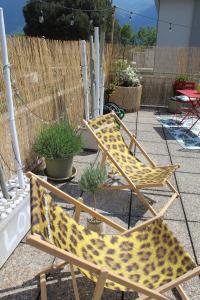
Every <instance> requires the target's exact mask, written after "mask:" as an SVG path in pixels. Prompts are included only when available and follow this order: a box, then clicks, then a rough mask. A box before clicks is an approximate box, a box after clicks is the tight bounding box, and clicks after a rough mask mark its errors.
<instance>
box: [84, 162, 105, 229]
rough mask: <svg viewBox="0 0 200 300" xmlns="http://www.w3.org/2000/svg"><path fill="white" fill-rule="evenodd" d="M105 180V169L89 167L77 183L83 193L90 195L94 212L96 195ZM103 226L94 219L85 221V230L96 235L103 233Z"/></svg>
mask: <svg viewBox="0 0 200 300" xmlns="http://www.w3.org/2000/svg"><path fill="white" fill-rule="evenodd" d="M106 180H107V172H106V168H105V167H101V166H99V165H98V166H97V167H92V166H89V167H88V168H86V169H85V171H84V172H83V174H82V176H81V179H80V181H79V184H80V187H81V189H82V190H83V191H84V192H88V193H90V194H91V195H92V200H93V207H94V210H96V202H97V201H96V193H97V192H98V191H100V190H101V188H102V185H103V184H104V183H105V181H106ZM103 225H104V224H103V223H102V222H101V221H99V220H97V219H96V218H94V217H93V218H88V219H87V228H88V229H90V230H93V231H96V232H98V233H103V231H104V226H103Z"/></svg>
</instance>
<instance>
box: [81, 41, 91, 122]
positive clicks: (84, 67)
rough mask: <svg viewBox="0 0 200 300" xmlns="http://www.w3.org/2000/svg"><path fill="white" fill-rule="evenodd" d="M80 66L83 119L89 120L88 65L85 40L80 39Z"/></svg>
mask: <svg viewBox="0 0 200 300" xmlns="http://www.w3.org/2000/svg"><path fill="white" fill-rule="evenodd" d="M81 66H82V74H83V84H84V105H85V119H86V121H88V120H89V118H90V114H89V100H88V97H89V92H88V74H87V72H88V66H87V49H86V41H81Z"/></svg>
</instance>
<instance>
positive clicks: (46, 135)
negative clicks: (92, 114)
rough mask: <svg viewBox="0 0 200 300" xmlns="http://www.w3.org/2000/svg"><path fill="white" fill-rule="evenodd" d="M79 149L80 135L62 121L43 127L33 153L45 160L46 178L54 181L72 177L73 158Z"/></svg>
mask: <svg viewBox="0 0 200 300" xmlns="http://www.w3.org/2000/svg"><path fill="white" fill-rule="evenodd" d="M81 148H82V146H81V137H80V134H78V133H77V132H76V131H75V129H74V128H72V127H71V126H70V125H69V124H68V123H66V122H64V121H60V122H57V123H55V124H53V125H50V126H48V127H46V126H45V127H44V128H43V129H42V130H41V132H40V133H39V135H38V136H37V138H36V141H35V144H34V146H33V149H34V151H35V152H36V153H37V154H38V155H39V156H41V157H44V158H45V162H46V174H47V176H48V177H51V178H55V179H59V178H60V179H65V178H70V177H71V176H72V173H73V172H72V171H73V168H72V166H73V157H74V155H76V154H78V153H79V152H80V151H81Z"/></svg>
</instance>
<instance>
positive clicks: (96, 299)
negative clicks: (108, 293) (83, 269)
mask: <svg viewBox="0 0 200 300" xmlns="http://www.w3.org/2000/svg"><path fill="white" fill-rule="evenodd" d="M107 275H108V272H107V271H104V270H103V271H102V272H101V274H100V275H99V278H98V281H97V284H96V287H95V290H94V295H93V297H92V300H100V299H101V296H102V294H103V290H104V285H105V282H106V278H107Z"/></svg>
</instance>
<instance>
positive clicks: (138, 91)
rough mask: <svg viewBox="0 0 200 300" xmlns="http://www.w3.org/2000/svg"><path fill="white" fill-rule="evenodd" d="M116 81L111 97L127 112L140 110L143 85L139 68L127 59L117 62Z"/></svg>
mask: <svg viewBox="0 0 200 300" xmlns="http://www.w3.org/2000/svg"><path fill="white" fill-rule="evenodd" d="M115 72H116V75H115V77H116V78H115V81H116V82H117V86H116V87H115V90H114V92H113V93H112V95H111V97H110V99H111V100H112V101H113V102H115V103H116V104H118V105H119V106H121V107H122V108H123V109H125V111H127V112H133V111H138V110H139V109H140V104H141V96H142V85H141V84H140V80H141V77H140V76H139V75H138V72H137V70H136V69H135V68H134V67H132V66H130V65H129V64H128V62H127V60H122V59H120V60H118V61H117V62H116V71H115Z"/></svg>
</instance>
